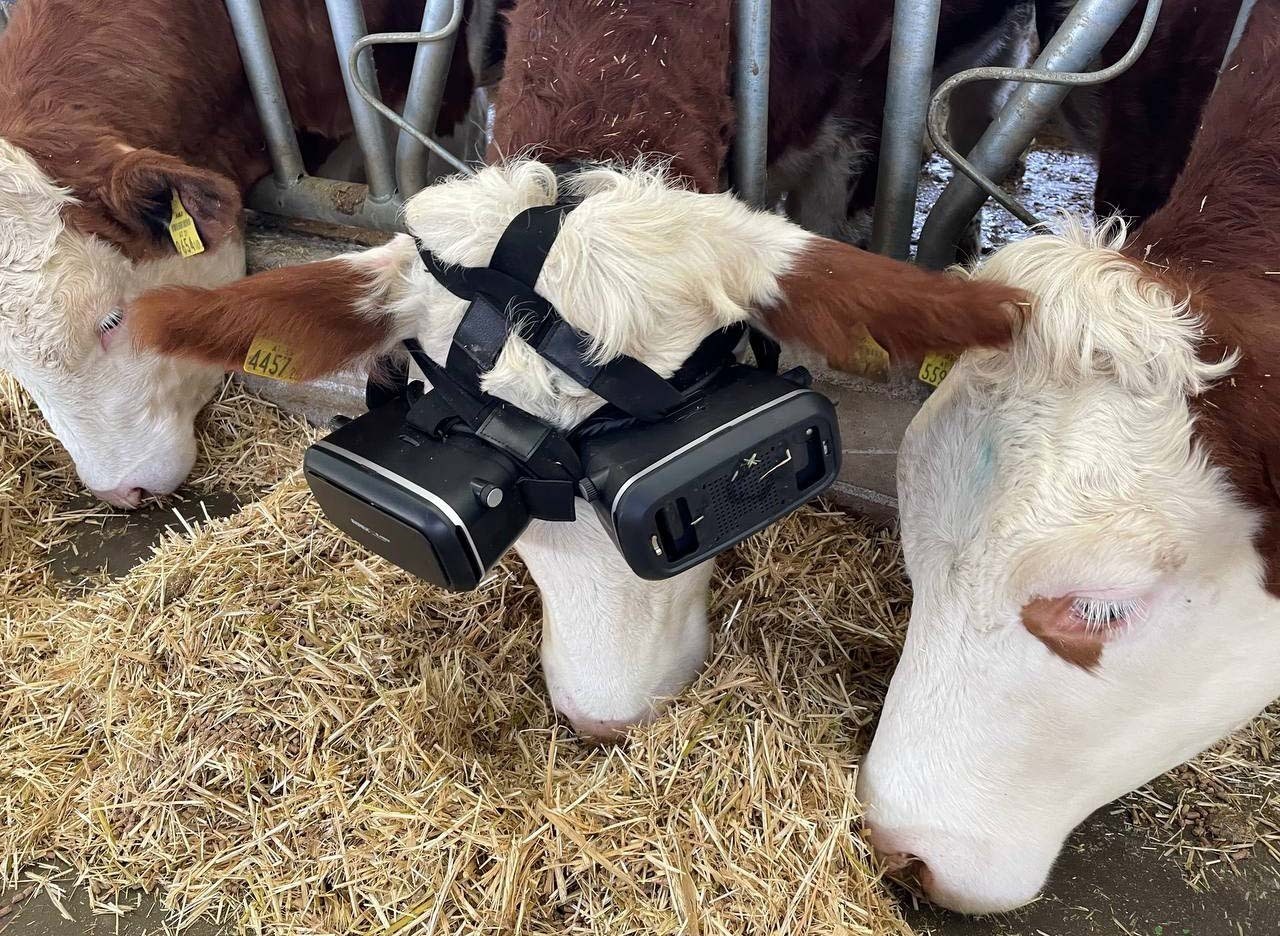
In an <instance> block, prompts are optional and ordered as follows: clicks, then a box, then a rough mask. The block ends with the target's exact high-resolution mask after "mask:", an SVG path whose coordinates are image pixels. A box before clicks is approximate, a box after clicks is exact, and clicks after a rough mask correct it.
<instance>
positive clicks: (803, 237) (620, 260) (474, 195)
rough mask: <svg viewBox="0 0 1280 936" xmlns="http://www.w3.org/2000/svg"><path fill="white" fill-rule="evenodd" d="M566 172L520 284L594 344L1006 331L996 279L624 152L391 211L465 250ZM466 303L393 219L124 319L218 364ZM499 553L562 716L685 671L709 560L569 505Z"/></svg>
mask: <svg viewBox="0 0 1280 936" xmlns="http://www.w3.org/2000/svg"><path fill="white" fill-rule="evenodd" d="M565 187H567V188H568V189H570V190H571V191H573V192H576V193H578V194H580V195H582V196H585V198H584V200H583V201H582V203H581V204H580V205H579V207H578V208H577V209H576V210H575V211H574V212H573V213H572V214H570V215H568V216H567V217H566V218H565V220H564V223H563V226H562V228H561V231H560V235H559V237H558V238H557V239H556V241H555V243H554V245H553V247H552V249H551V253H550V256H549V257H548V259H547V262H546V266H545V267H544V268H543V271H542V274H541V277H540V279H539V281H538V290H539V292H540V293H541V294H542V295H544V296H545V297H546V298H547V299H548V300H549V301H551V302H552V303H553V304H554V305H555V306H556V307H557V308H558V309H559V310H560V312H561V314H562V315H563V316H564V318H565V319H566V320H567V321H568V322H569V323H570V324H572V325H574V326H575V327H577V328H579V329H581V330H582V331H584V332H585V333H586V334H588V335H590V336H591V337H592V339H593V342H594V350H595V353H596V354H598V355H599V356H600V357H601V358H604V359H608V358H611V357H613V356H615V355H619V354H626V355H630V356H631V357H634V358H637V359H639V360H641V361H643V362H644V363H645V364H647V365H649V366H650V367H652V368H653V369H654V370H656V371H657V372H658V373H659V374H662V375H664V376H669V375H670V374H672V373H673V372H674V371H675V370H676V368H678V367H679V365H680V364H681V363H682V362H683V361H684V360H685V358H686V357H687V356H688V355H689V354H690V353H691V352H692V351H693V349H694V348H695V347H697V346H698V344H699V343H700V342H701V341H702V340H703V339H704V338H705V337H706V336H707V335H709V334H711V333H712V332H713V331H715V330H716V329H718V328H721V327H724V326H726V325H729V324H731V323H734V322H740V321H744V320H748V319H750V320H753V321H755V322H757V323H759V324H761V325H763V326H764V327H765V328H767V329H769V330H770V331H772V332H773V333H775V334H776V335H779V336H782V337H789V338H796V339H798V340H801V341H804V342H805V343H807V344H810V345H813V346H815V347H818V348H820V349H823V350H828V351H830V352H831V353H832V355H833V356H834V357H839V356H840V355H842V354H845V353H848V351H849V346H850V344H851V342H850V339H849V336H850V335H851V334H856V333H857V330H858V329H859V328H860V327H866V328H868V329H869V330H870V331H871V333H872V334H873V335H874V336H875V337H876V339H878V340H879V341H880V342H881V343H882V344H883V345H884V346H886V347H888V348H892V349H894V350H895V351H898V352H900V353H902V354H904V355H909V354H911V353H913V352H915V351H918V350H919V349H920V348H921V344H920V341H921V338H922V337H923V336H928V338H929V342H930V345H931V346H933V345H935V344H936V345H938V346H940V347H956V346H963V345H965V344H967V343H969V342H974V343H981V344H998V343H1001V342H1004V341H1007V340H1008V337H1009V334H1010V331H1011V329H1012V328H1013V324H1014V322H1015V321H1016V320H1017V319H1018V317H1019V315H1020V312H1019V309H1018V307H1017V306H1016V301H1017V300H1018V298H1019V294H1018V293H1017V292H1016V291H1014V290H1011V289H1009V288H1007V287H1004V286H1001V285H1000V284H997V283H991V282H987V281H976V280H975V281H966V280H964V279H961V278H956V277H951V276H946V275H943V274H937V273H929V272H926V271H924V270H920V269H917V268H915V267H912V266H908V265H907V264H903V263H898V262H896V261H893V260H889V259H886V258H884V257H879V256H876V255H874V254H868V253H864V252H862V251H859V250H856V249H855V248H853V247H849V246H847V245H844V244H839V243H836V242H834V241H828V240H824V239H822V238H820V237H817V236H815V235H812V234H808V233H806V232H805V231H803V230H801V229H800V228H798V227H796V226H795V225H793V224H791V223H789V222H787V221H785V220H784V219H782V218H780V217H778V216H776V215H773V214H769V213H764V212H756V211H752V210H751V209H749V208H748V207H747V206H746V205H744V204H743V203H742V202H740V201H738V200H736V199H735V198H733V197H732V196H730V195H728V194H712V193H698V192H694V191H690V190H688V189H686V188H682V187H679V186H676V185H673V184H672V180H671V178H670V177H668V176H665V175H664V174H663V173H661V172H659V171H653V170H645V169H643V168H627V169H619V168H610V167H588V168H584V169H581V170H580V171H578V172H576V173H574V174H572V175H570V176H569V177H567V178H564V177H560V178H558V177H557V176H556V175H555V174H554V173H553V172H552V170H551V169H550V168H549V167H548V166H546V165H544V164H542V163H539V162H533V161H517V162H513V163H509V164H502V165H497V166H493V167H490V168H487V169H485V170H483V171H482V172H481V173H480V174H479V176H477V177H476V178H473V179H458V180H452V181H448V182H444V183H441V184H439V185H436V186H434V187H432V188H428V189H426V190H425V191H423V192H422V193H420V194H419V195H417V196H416V197H415V198H413V199H412V200H411V201H410V203H409V205H408V208H407V221H408V225H409V228H410V229H411V230H412V231H413V232H414V233H415V234H416V235H417V236H418V237H419V238H420V239H421V240H422V243H423V244H424V245H425V246H426V247H427V248H428V249H429V250H431V251H433V252H434V253H435V254H436V255H437V256H438V257H439V258H440V259H441V260H443V261H444V262H446V263H458V264H464V265H468V266H481V265H484V264H486V263H487V262H488V260H489V257H490V255H491V253H492V251H493V249H494V246H495V244H496V243H497V241H498V237H499V236H500V235H501V234H502V232H503V230H504V229H505V228H506V227H507V225H508V223H509V222H510V221H511V219H512V218H514V217H515V216H516V215H517V214H518V213H519V212H521V211H522V210H524V209H525V208H528V207H530V206H533V205H544V204H550V203H552V202H554V201H555V199H556V196H557V194H558V193H560V192H561V191H562V190H563V189H564V188H565ZM465 305H466V303H465V302H463V301H462V300H459V299H458V298H456V297H455V296H454V295H453V294H452V293H449V292H447V291H446V290H445V289H444V288H443V287H442V286H440V285H439V284H438V283H437V282H436V281H435V279H434V278H433V277H432V276H431V275H430V274H429V273H428V272H427V271H426V270H425V269H424V267H423V265H422V261H421V259H420V258H419V256H418V251H417V248H416V246H415V244H414V241H413V239H412V238H410V237H406V236H401V237H398V238H396V239H395V240H393V241H392V242H391V243H390V244H388V245H386V246H384V247H380V248H376V249H374V250H370V251H368V252H365V253H362V254H355V255H351V256H347V257H344V258H339V259H335V260H328V261H322V262H318V263H312V264H307V265H304V266H300V267H294V268H291V269H282V270H274V271H270V272H267V273H263V274H259V275H257V276H253V277H250V278H248V279H245V280H241V281H240V282H238V283H233V284H231V285H230V286H226V287H223V288H221V289H216V290H200V289H190V288H187V289H176V288H171V289H167V290H161V291H159V292H158V293H155V294H148V295H146V296H143V297H141V298H140V299H139V300H138V301H136V302H135V303H134V304H133V305H132V306H131V307H130V308H129V310H128V311H127V313H126V316H125V326H124V327H125V328H126V329H127V330H128V331H129V332H130V333H131V334H132V336H133V338H134V340H135V341H137V342H139V343H140V344H141V345H143V346H144V347H146V348H147V349H153V350H159V351H162V352H165V353H168V354H173V355H178V356H181V357H182V358H184V359H192V358H194V359H195V361H196V362H197V363H199V364H209V365H214V366H217V367H227V368H234V367H237V366H239V365H240V364H241V363H242V362H243V361H244V358H245V353H246V351H247V350H248V347H249V344H250V343H251V342H252V340H253V339H254V337H255V336H263V337H270V338H272V339H274V340H276V341H279V342H281V343H282V344H285V345H287V346H290V347H292V348H293V349H294V350H295V352H296V355H297V361H298V363H299V364H300V366H301V373H300V376H302V377H309V376H316V375H319V374H324V373H327V372H330V371H333V370H336V369H338V368H341V367H344V366H347V365H349V364H350V363H351V362H353V361H361V360H368V359H370V358H372V357H373V356H375V355H377V354H379V353H381V352H383V351H385V350H387V349H389V348H390V347H392V346H393V345H394V344H395V343H396V342H398V341H399V340H400V339H403V338H406V337H409V336H417V337H418V338H419V339H420V340H421V342H422V344H423V346H424V347H425V348H426V350H427V352H428V353H429V354H431V355H432V356H433V357H435V358H436V359H437V360H440V361H443V360H444V356H445V351H446V350H447V348H448V344H449V341H450V339H451V336H452V334H453V332H454V330H455V329H456V327H457V325H458V322H459V320H460V318H461V316H462V313H463V310H464V308H465ZM179 310H180V311H179ZM484 387H485V389H486V390H488V391H489V392H490V393H493V394H494V395H495V396H498V397H501V398H503V399H506V400H509V401H511V402H513V403H515V404H516V405H518V406H520V407H522V408H524V409H525V410H527V411H529V412H531V413H534V414H536V415H538V416H540V417H542V418H543V419H546V420H548V421H550V422H552V423H554V424H555V425H557V426H559V427H562V428H569V427H572V426H575V425H577V424H578V423H579V422H581V421H582V420H583V418H584V417H585V416H587V414H589V413H590V412H591V411H592V410H594V409H596V408H597V407H598V406H600V405H601V401H600V399H599V398H597V397H596V396H595V395H594V394H592V393H590V392H589V391H587V390H586V389H584V388H583V387H581V386H579V385H577V384H575V383H574V382H573V381H571V380H569V379H568V378H567V377H565V376H564V374H563V373H561V372H560V371H558V370H557V369H556V368H555V367H554V366H552V365H550V364H549V363H547V362H546V361H545V360H544V359H542V358H541V357H539V356H538V355H537V354H536V353H535V352H533V351H531V350H530V349H529V348H528V346H526V345H525V344H524V343H523V342H522V341H521V340H519V338H518V337H513V338H512V339H511V340H510V341H508V342H507V344H506V346H505V349H504V350H503V352H502V354H501V356H500V357H499V358H498V361H497V364H496V365H495V366H494V368H493V369H492V370H491V371H489V372H488V373H487V374H485V375H484ZM516 550H517V552H519V553H520V555H521V557H522V558H523V559H524V561H525V563H526V564H527V566H528V567H529V570H530V572H531V573H532V575H533V578H534V580H535V581H536V582H537V584H538V586H539V588H540V590H541V592H542V597H543V609H544V622H543V642H542V658H543V666H544V670H545V672H546V678H547V684H548V688H549V689H550V692H551V697H552V701H553V702H554V704H555V707H556V708H557V710H559V711H560V712H561V713H563V714H564V715H566V716H568V717H569V718H570V719H571V720H572V722H573V724H574V725H575V726H576V727H577V728H578V729H579V730H580V731H582V732H584V733H585V734H589V735H594V736H611V735H613V734H615V733H616V732H617V731H618V730H619V729H621V728H623V727H625V726H628V725H632V724H635V723H637V722H643V721H646V720H648V719H649V718H651V717H652V715H653V714H654V712H655V711H657V709H658V708H659V707H660V701H661V700H663V699H666V698H669V697H671V696H673V695H676V694H677V693H679V692H680V691H681V690H682V689H683V688H684V687H685V686H686V685H687V684H688V682H689V681H690V680H691V679H692V678H693V677H694V675H695V674H696V673H697V672H698V670H699V669H700V668H701V666H702V663H703V660H704V659H705V656H706V652H707V646H708V638H709V633H708V628H707V605H708V600H709V585H710V580H711V572H712V565H713V564H712V563H710V562H707V563H704V564H702V565H701V566H698V567H696V568H694V569H691V570H689V571H687V572H684V573H682V574H681V575H679V576H677V577H675V578H672V579H668V580H666V581H662V582H651V581H645V580H642V579H640V578H638V577H637V576H636V575H635V574H634V573H633V572H632V571H631V570H630V568H629V567H628V566H627V564H626V563H625V561H624V560H623V559H622V557H621V555H620V554H619V553H618V550H617V549H616V547H615V546H614V545H613V543H612V541H611V540H610V538H609V535H608V533H607V532H606V531H605V529H604V527H603V526H602V525H601V523H600V521H599V519H598V518H597V517H596V514H595V512H594V511H593V510H592V509H591V508H590V507H589V506H585V505H584V509H582V510H580V511H579V514H578V519H577V520H576V521H575V522H573V523H540V522H535V523H534V524H533V525H532V526H530V527H529V529H528V530H527V531H526V532H525V534H524V535H523V536H522V537H521V538H520V540H519V541H518V542H517V544H516Z"/></svg>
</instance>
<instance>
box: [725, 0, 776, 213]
mask: <svg viewBox="0 0 1280 936" xmlns="http://www.w3.org/2000/svg"><path fill="white" fill-rule="evenodd" d="M772 20H773V4H772V3H771V2H770V0H737V2H736V4H735V8H734V33H735V43H734V45H735V46H736V48H737V53H738V54H737V59H736V61H735V63H734V70H733V75H734V80H733V93H734V101H735V102H736V105H737V109H738V129H737V133H736V134H735V137H734V141H733V187H734V189H735V190H736V191H737V192H738V195H739V196H740V197H741V198H742V199H743V200H744V201H746V202H747V203H749V204H751V205H754V206H756V207H757V208H762V207H764V204H765V199H766V190H767V182H768V160H769V38H770V29H771V24H772Z"/></svg>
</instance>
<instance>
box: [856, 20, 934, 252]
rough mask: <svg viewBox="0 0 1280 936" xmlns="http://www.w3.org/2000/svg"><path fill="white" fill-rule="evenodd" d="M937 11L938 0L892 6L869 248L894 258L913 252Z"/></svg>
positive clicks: (931, 78) (931, 81) (931, 80)
mask: <svg viewBox="0 0 1280 936" xmlns="http://www.w3.org/2000/svg"><path fill="white" fill-rule="evenodd" d="M941 10H942V0H896V2H895V3H894V5H893V36H892V39H891V41H890V45H889V81H888V85H887V87H886V89H885V108H884V124H883V127H882V128H881V131H880V168H879V174H878V176H877V178H876V208H875V217H874V219H873V221H872V227H871V249H872V250H874V251H876V252H877V253H882V254H886V255H888V256H890V257H894V258H896V259H898V260H906V259H907V257H908V256H910V253H911V225H912V223H913V222H914V221H915V211H916V192H917V189H918V187H919V183H920V158H921V155H922V153H923V149H924V132H923V131H924V118H925V112H926V111H927V110H928V107H929V88H930V87H931V86H932V84H933V59H934V52H935V49H936V46H937V42H938V15H939V13H940V12H941Z"/></svg>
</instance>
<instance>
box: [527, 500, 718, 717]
mask: <svg viewBox="0 0 1280 936" xmlns="http://www.w3.org/2000/svg"><path fill="white" fill-rule="evenodd" d="M578 517H579V519H578V520H577V521H575V522H573V523H544V522H540V521H535V522H534V524H532V525H531V526H530V528H529V529H528V530H527V531H526V532H525V535H524V536H523V537H521V539H520V541H519V543H518V544H517V550H518V551H519V553H520V556H521V557H522V558H523V559H524V560H525V563H526V565H527V566H528V567H529V571H530V573H531V574H532V575H533V578H534V581H535V582H537V584H538V587H539V589H540V590H541V592H542V608H543V626H542V666H543V673H544V675H545V678H546V682H547V690H548V692H549V693H550V695H551V700H552V704H553V705H554V706H555V708H556V711H558V712H559V713H560V714H561V715H563V716H564V717H566V718H567V719H568V720H569V722H570V723H571V724H572V725H573V727H574V729H575V730H577V731H578V732H579V733H580V734H582V735H583V736H585V737H587V738H590V739H593V740H600V741H612V740H617V739H619V738H620V737H622V736H623V735H624V734H625V732H626V730H627V729H629V728H632V727H635V726H637V725H642V724H646V723H648V722H650V721H652V720H653V719H654V718H655V717H656V716H657V715H658V714H659V713H660V712H661V711H662V709H663V708H664V707H665V706H666V705H667V704H668V703H669V702H670V700H671V699H672V698H673V697H675V696H677V695H679V694H680V692H681V691H683V690H684V689H685V687H687V686H688V685H689V683H691V682H692V681H693V680H694V678H695V677H696V676H697V674H698V672H699V670H700V669H701V668H702V665H703V663H704V662H705V661H706V656H707V649H708V646H709V643H710V634H709V632H708V629H707V603H708V600H709V597H710V583H711V573H712V567H713V563H711V562H705V563H703V564H702V565H700V566H697V567H695V568H693V569H690V570H688V571H687V572H683V573H681V574H680V575H677V576H675V577H674V578H670V579H666V580H664V581H659V582H651V581H645V580H643V579H641V578H639V577H638V576H637V575H636V574H635V573H634V572H632V571H631V569H630V568H629V567H628V566H627V564H626V563H625V561H623V559H622V557H621V555H620V554H619V553H618V550H617V547H616V546H615V545H614V544H613V542H612V540H611V539H610V538H609V536H608V534H607V533H606V532H605V530H604V528H603V527H602V526H601V524H600V521H599V520H598V519H597V518H596V517H595V514H594V512H593V511H592V509H591V508H590V507H586V508H585V509H582V510H580V511H579V514H578Z"/></svg>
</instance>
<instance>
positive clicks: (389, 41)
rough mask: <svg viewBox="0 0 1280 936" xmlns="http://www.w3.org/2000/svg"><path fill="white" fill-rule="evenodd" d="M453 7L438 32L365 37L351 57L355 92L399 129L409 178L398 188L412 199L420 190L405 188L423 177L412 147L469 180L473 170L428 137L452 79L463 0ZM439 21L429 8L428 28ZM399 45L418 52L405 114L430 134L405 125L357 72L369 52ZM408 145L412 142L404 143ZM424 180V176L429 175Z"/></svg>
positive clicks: (456, 0)
mask: <svg viewBox="0 0 1280 936" xmlns="http://www.w3.org/2000/svg"><path fill="white" fill-rule="evenodd" d="M445 2H450V0H445ZM451 2H452V7H451V13H450V16H449V21H448V22H447V23H445V25H444V26H442V27H440V28H439V29H434V30H424V31H423V32H401V33H374V34H373V35H370V36H365V37H364V38H363V39H361V40H360V41H359V42H357V43H356V44H355V45H353V46H352V47H351V53H350V56H349V57H348V62H347V69H348V72H349V73H351V74H354V75H355V79H354V84H355V89H356V92H357V93H358V94H359V95H360V97H361V98H362V99H363V101H364V102H365V103H366V104H367V106H368V107H371V108H372V109H373V110H375V111H377V112H378V113H379V114H381V115H382V116H383V117H385V118H386V119H387V120H389V121H390V122H391V123H392V124H393V125H395V126H396V127H399V128H400V142H399V145H398V146H397V156H399V154H400V152H401V149H402V148H403V150H404V152H405V154H406V158H407V161H406V162H405V163H404V165H405V170H406V177H405V179H401V181H400V188H401V191H402V192H405V193H407V194H409V195H413V194H414V193H415V192H417V191H418V190H419V189H421V188H422V186H421V185H416V186H415V185H408V184H406V179H408V178H409V176H411V175H412V174H414V173H416V172H418V171H419V168H418V167H419V164H418V163H416V162H415V160H416V159H417V157H416V156H415V155H414V154H413V153H412V152H411V149H410V147H411V146H412V145H413V144H416V145H417V146H418V147H425V148H426V149H427V150H428V151H429V152H431V153H435V154H436V155H437V156H438V157H440V158H441V159H442V160H444V161H445V162H446V163H448V164H449V165H450V166H452V167H453V168H454V169H456V170H458V171H459V172H462V173H465V174H468V175H470V174H472V173H473V170H472V169H471V167H470V166H469V165H467V164H466V163H465V162H463V161H462V160H460V159H458V158H457V157H456V156H454V155H453V154H452V153H450V152H449V151H448V150H447V149H445V148H444V147H443V146H441V145H440V144H439V142H437V141H436V140H435V139H433V138H432V137H431V135H430V131H432V130H434V129H435V123H436V119H437V114H438V113H439V110H440V99H441V96H442V95H443V92H444V84H445V81H446V79H447V77H448V70H449V61H450V59H451V58H452V57H453V48H454V46H455V45H456V44H457V37H458V30H459V29H460V27H461V25H462V9H463V2H464V0H451ZM429 3H430V4H436V3H438V0H429ZM435 16H436V13H435V11H433V10H432V9H431V6H430V5H429V6H428V8H427V9H426V10H425V11H424V12H423V21H424V23H425V22H426V20H427V18H428V17H430V18H431V19H435ZM398 43H414V44H416V45H417V46H418V51H417V53H416V54H415V56H414V60H413V73H412V74H411V76H410V88H409V95H408V97H407V98H406V100H405V112H406V114H411V113H417V114H421V115H422V116H423V123H425V124H427V125H428V129H427V130H425V131H424V130H423V129H421V128H420V127H418V126H417V125H416V123H415V122H411V121H409V120H406V119H405V118H404V117H402V116H400V115H399V114H397V113H396V112H395V110H394V109H393V108H390V107H388V106H387V105H386V104H385V103H384V102H383V100H382V98H381V96H380V95H379V94H378V92H377V88H376V87H374V86H372V85H369V84H366V83H365V79H364V73H363V72H364V70H363V69H361V68H357V67H356V65H357V63H360V62H361V61H362V58H361V57H362V55H363V54H364V51H365V49H368V48H371V47H372V46H375V45H394V44H398ZM442 57H443V59H444V63H443V65H442V64H441V63H440V59H441V58H442ZM437 69H439V70H440V73H439V80H438V81H437V80H436V74H437ZM432 99H433V100H434V101H435V103H434V105H433V106H431V107H428V101H429V100H432ZM406 139H407V140H409V141H410V142H406ZM426 159H427V155H426V154H424V155H423V156H422V160H423V162H422V163H421V165H422V166H425V165H426V162H425V161H426ZM423 174H424V175H425V171H424V172H423Z"/></svg>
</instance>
